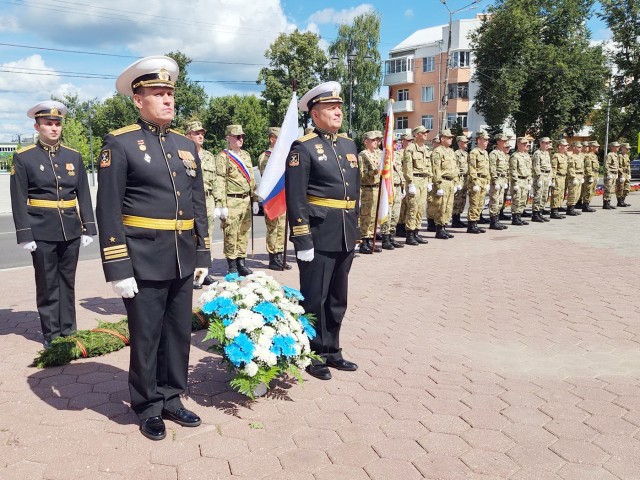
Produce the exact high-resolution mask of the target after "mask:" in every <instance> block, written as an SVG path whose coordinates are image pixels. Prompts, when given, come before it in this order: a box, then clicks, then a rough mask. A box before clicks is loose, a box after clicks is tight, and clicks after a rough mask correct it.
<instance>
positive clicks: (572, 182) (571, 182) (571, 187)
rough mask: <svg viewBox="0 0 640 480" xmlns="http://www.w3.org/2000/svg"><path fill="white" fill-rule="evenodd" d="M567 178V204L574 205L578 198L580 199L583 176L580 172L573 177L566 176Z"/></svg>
mask: <svg viewBox="0 0 640 480" xmlns="http://www.w3.org/2000/svg"><path fill="white" fill-rule="evenodd" d="M567 180H568V185H567V189H568V194H567V205H575V204H576V203H578V200H580V192H581V191H582V185H583V184H582V182H583V181H584V176H583V175H582V174H577V175H576V176H575V177H570V178H567ZM576 182H577V183H576Z"/></svg>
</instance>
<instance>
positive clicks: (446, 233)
mask: <svg viewBox="0 0 640 480" xmlns="http://www.w3.org/2000/svg"><path fill="white" fill-rule="evenodd" d="M442 231H443V232H444V234H445V235H446V236H447V237H449V238H453V237H455V235H454V234H453V233H449V230H447V226H446V225H443V226H442Z"/></svg>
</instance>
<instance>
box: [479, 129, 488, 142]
mask: <svg viewBox="0 0 640 480" xmlns="http://www.w3.org/2000/svg"><path fill="white" fill-rule="evenodd" d="M478 138H484V139H485V140H489V139H490V138H491V137H490V136H489V134H488V133H487V132H485V131H484V130H483V131H482V132H476V140H477V139H478Z"/></svg>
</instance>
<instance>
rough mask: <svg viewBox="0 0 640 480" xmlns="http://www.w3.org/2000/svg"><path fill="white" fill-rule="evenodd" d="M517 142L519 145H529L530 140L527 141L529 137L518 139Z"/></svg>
mask: <svg viewBox="0 0 640 480" xmlns="http://www.w3.org/2000/svg"><path fill="white" fill-rule="evenodd" d="M516 142H518V143H529V140H527V137H518V138H517V139H516Z"/></svg>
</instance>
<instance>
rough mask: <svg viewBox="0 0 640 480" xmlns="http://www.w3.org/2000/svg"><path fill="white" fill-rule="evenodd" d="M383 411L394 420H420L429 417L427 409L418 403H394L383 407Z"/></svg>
mask: <svg viewBox="0 0 640 480" xmlns="http://www.w3.org/2000/svg"><path fill="white" fill-rule="evenodd" d="M385 411H386V412H387V413H388V414H389V415H390V416H391V417H392V418H394V419H397V420H407V419H420V418H422V417H424V416H428V415H429V410H428V409H427V407H425V406H424V405H422V404H420V403H411V402H396V403H392V404H391V405H388V406H386V407H385Z"/></svg>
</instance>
